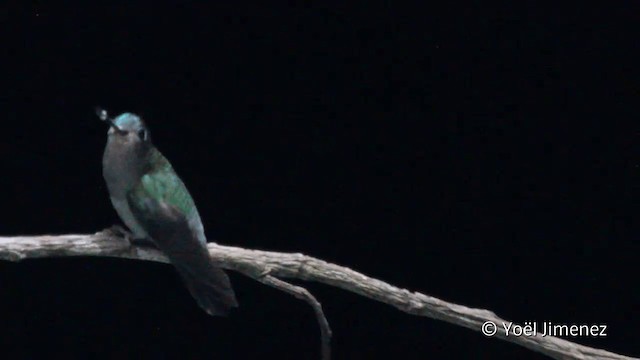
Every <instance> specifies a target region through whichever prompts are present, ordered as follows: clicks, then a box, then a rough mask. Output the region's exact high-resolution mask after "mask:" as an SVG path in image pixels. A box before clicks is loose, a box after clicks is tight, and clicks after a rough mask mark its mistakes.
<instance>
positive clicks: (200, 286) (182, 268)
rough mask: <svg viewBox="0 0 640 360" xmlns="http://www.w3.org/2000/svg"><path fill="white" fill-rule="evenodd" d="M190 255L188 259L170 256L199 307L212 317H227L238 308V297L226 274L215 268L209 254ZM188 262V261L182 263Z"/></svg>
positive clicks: (204, 251)
mask: <svg viewBox="0 0 640 360" xmlns="http://www.w3.org/2000/svg"><path fill="white" fill-rule="evenodd" d="M203 253H204V254H200V255H199V256H194V255H196V254H193V253H191V254H188V257H187V258H186V259H177V258H176V256H175V254H174V256H169V257H170V258H171V262H172V263H173V265H175V267H176V269H177V270H178V273H179V274H180V276H181V277H182V280H183V281H184V283H185V285H186V286H187V288H188V289H189V292H191V295H192V296H193V297H194V298H195V299H196V301H197V302H198V305H200V307H201V308H202V309H203V310H204V311H206V312H207V314H209V315H212V316H225V315H227V313H228V312H229V310H230V309H231V308H234V307H238V302H237V301H236V295H235V293H234V292H233V288H231V282H230V281H229V277H228V276H227V274H225V272H224V271H223V270H222V269H220V268H217V267H215V266H213V264H212V262H211V259H210V257H209V254H208V253H207V252H206V250H204V249H203ZM181 260H188V261H181Z"/></svg>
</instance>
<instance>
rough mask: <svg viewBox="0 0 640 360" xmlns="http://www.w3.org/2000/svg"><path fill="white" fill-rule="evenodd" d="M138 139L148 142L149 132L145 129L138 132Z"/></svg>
mask: <svg viewBox="0 0 640 360" xmlns="http://www.w3.org/2000/svg"><path fill="white" fill-rule="evenodd" d="M138 137H139V138H140V139H141V140H147V131H146V130H145V129H140V130H138Z"/></svg>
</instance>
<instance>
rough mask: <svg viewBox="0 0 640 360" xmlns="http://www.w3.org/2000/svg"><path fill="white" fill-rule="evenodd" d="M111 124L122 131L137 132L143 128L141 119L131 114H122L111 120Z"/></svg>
mask: <svg viewBox="0 0 640 360" xmlns="http://www.w3.org/2000/svg"><path fill="white" fill-rule="evenodd" d="M113 122H114V123H115V124H116V126H117V127H119V128H120V129H122V130H139V129H142V128H144V123H143V122H142V119H141V118H140V117H139V116H138V115H136V114H132V113H122V114H120V115H118V116H117V117H116V118H115V119H113Z"/></svg>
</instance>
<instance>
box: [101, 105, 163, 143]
mask: <svg viewBox="0 0 640 360" xmlns="http://www.w3.org/2000/svg"><path fill="white" fill-rule="evenodd" d="M96 113H97V114H98V117H99V118H100V120H102V121H105V122H106V123H108V124H109V126H110V128H109V132H108V134H109V138H110V139H111V138H113V137H117V138H118V142H119V143H121V144H122V145H135V146H140V145H144V144H151V137H150V136H149V129H148V128H147V126H146V125H145V123H144V121H143V120H142V118H140V117H139V116H138V115H135V114H132V113H122V114H120V115H118V116H116V117H115V118H110V117H109V116H108V114H107V111H106V110H104V109H100V108H98V109H96Z"/></svg>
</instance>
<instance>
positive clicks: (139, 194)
mask: <svg viewBox="0 0 640 360" xmlns="http://www.w3.org/2000/svg"><path fill="white" fill-rule="evenodd" d="M97 114H98V116H99V117H100V119H101V120H103V121H106V122H107V123H108V124H109V126H110V128H109V132H108V139H107V145H106V147H105V150H104V156H103V158H102V171H103V175H104V179H105V181H106V183H107V187H108V189H109V195H110V197H111V203H112V204H113V207H114V208H115V209H116V212H117V213H118V215H119V216H120V219H122V221H123V222H124V223H125V224H126V225H127V227H128V228H129V230H131V232H132V233H133V236H132V238H131V239H130V240H132V241H139V242H144V241H151V242H152V243H153V244H154V245H155V246H157V247H158V248H159V249H160V250H161V251H162V252H163V253H164V254H165V255H166V256H167V257H168V258H169V260H170V261H171V263H172V264H173V265H174V266H175V267H176V269H177V270H178V273H179V274H180V276H181V277H182V279H183V280H184V283H185V284H186V286H187V288H188V289H189V291H190V292H191V295H192V296H193V297H194V298H195V299H196V301H197V302H198V305H199V306H200V307H201V308H202V309H204V311H206V312H207V313H208V314H209V315H226V314H227V313H228V311H229V309H231V308H233V307H237V306H238V303H237V302H236V297H235V294H234V292H233V289H232V288H231V283H230V281H229V278H228V277H227V275H226V274H225V272H224V271H223V270H222V269H220V268H219V267H216V266H215V264H214V263H213V262H212V260H211V257H210V256H209V252H208V251H207V248H206V243H207V239H206V237H205V235H204V228H203V226H202V221H201V220H200V215H199V214H198V210H197V209H196V205H195V203H194V202H193V199H192V198H191V195H190V194H189V191H188V190H187V188H186V187H185V185H184V183H183V182H182V180H180V178H179V177H178V175H177V174H176V172H175V171H174V170H173V167H172V166H171V164H170V163H169V161H168V160H167V159H166V158H165V157H164V156H163V155H162V154H161V153H160V151H158V149H156V147H155V146H153V143H152V142H151V137H150V135H149V129H147V127H146V125H145V123H144V122H143V121H142V119H141V118H140V117H139V116H137V115H134V114H131V113H123V114H121V115H119V116H117V117H116V118H114V119H112V118H109V117H108V116H107V112H106V111H105V110H102V109H97Z"/></svg>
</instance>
